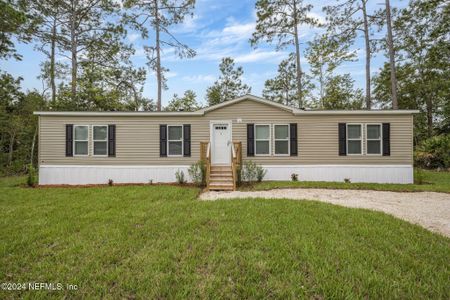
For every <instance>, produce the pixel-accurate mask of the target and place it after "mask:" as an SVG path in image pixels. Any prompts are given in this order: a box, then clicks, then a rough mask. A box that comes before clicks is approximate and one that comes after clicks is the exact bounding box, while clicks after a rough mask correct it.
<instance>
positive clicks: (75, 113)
mask: <svg viewBox="0 0 450 300" xmlns="http://www.w3.org/2000/svg"><path fill="white" fill-rule="evenodd" d="M33 114H35V115H39V116H68V117H71V116H73V117H84V116H86V117H88V116H93V117H131V116H133V117H138V116H152V117H170V116H202V115H203V113H199V112H198V111H194V112H182V111H179V112H155V111H35V112H34V113H33Z"/></svg>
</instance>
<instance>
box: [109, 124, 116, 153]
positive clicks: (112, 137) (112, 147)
mask: <svg viewBox="0 0 450 300" xmlns="http://www.w3.org/2000/svg"><path fill="white" fill-rule="evenodd" d="M108 156H110V157H114V156H116V125H108Z"/></svg>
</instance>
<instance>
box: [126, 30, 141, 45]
mask: <svg viewBox="0 0 450 300" xmlns="http://www.w3.org/2000/svg"><path fill="white" fill-rule="evenodd" d="M140 37H141V35H140V34H139V33H136V32H133V33H130V34H128V35H127V38H128V40H129V41H130V42H131V43H133V42H134V41H136V40H137V39H138V38H140Z"/></svg>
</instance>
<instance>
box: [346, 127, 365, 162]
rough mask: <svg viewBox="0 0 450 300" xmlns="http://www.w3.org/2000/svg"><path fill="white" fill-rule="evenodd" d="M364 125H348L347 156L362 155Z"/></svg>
mask: <svg viewBox="0 0 450 300" xmlns="http://www.w3.org/2000/svg"><path fill="white" fill-rule="evenodd" d="M361 127H362V125H361V124H347V154H349V155H351V154H362V130H361Z"/></svg>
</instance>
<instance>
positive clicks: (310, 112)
mask: <svg viewBox="0 0 450 300" xmlns="http://www.w3.org/2000/svg"><path fill="white" fill-rule="evenodd" d="M245 100H251V101H254V102H258V103H262V104H266V105H269V106H273V107H276V108H278V109H281V110H284V111H287V112H290V113H292V114H293V115H296V116H308V115H386V114H387V115H410V114H417V113H419V111H418V110H403V109H397V110H302V109H298V108H295V107H291V106H287V105H283V104H280V103H277V102H274V101H269V100H266V99H264V98H261V97H257V96H253V95H244V96H242V97H239V98H236V99H233V100H229V101H226V102H222V103H220V104H216V105H213V106H209V107H205V108H202V109H200V110H197V111H193V112H183V111H178V112H152V111H124V112H119V111H117V112H116V111H114V112H108V111H107V112H100V111H99V112H92V111H35V112H34V114H35V115H39V116H77V117H78V116H93V117H94V116H95V117H106V116H107V117H111V116H112V117H118V116H124V117H130V116H152V117H165V116H167V117H171V116H183V117H186V116H203V115H204V114H206V113H208V112H210V111H213V110H216V109H219V108H222V107H226V106H229V105H233V104H235V103H238V102H241V101H245Z"/></svg>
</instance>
